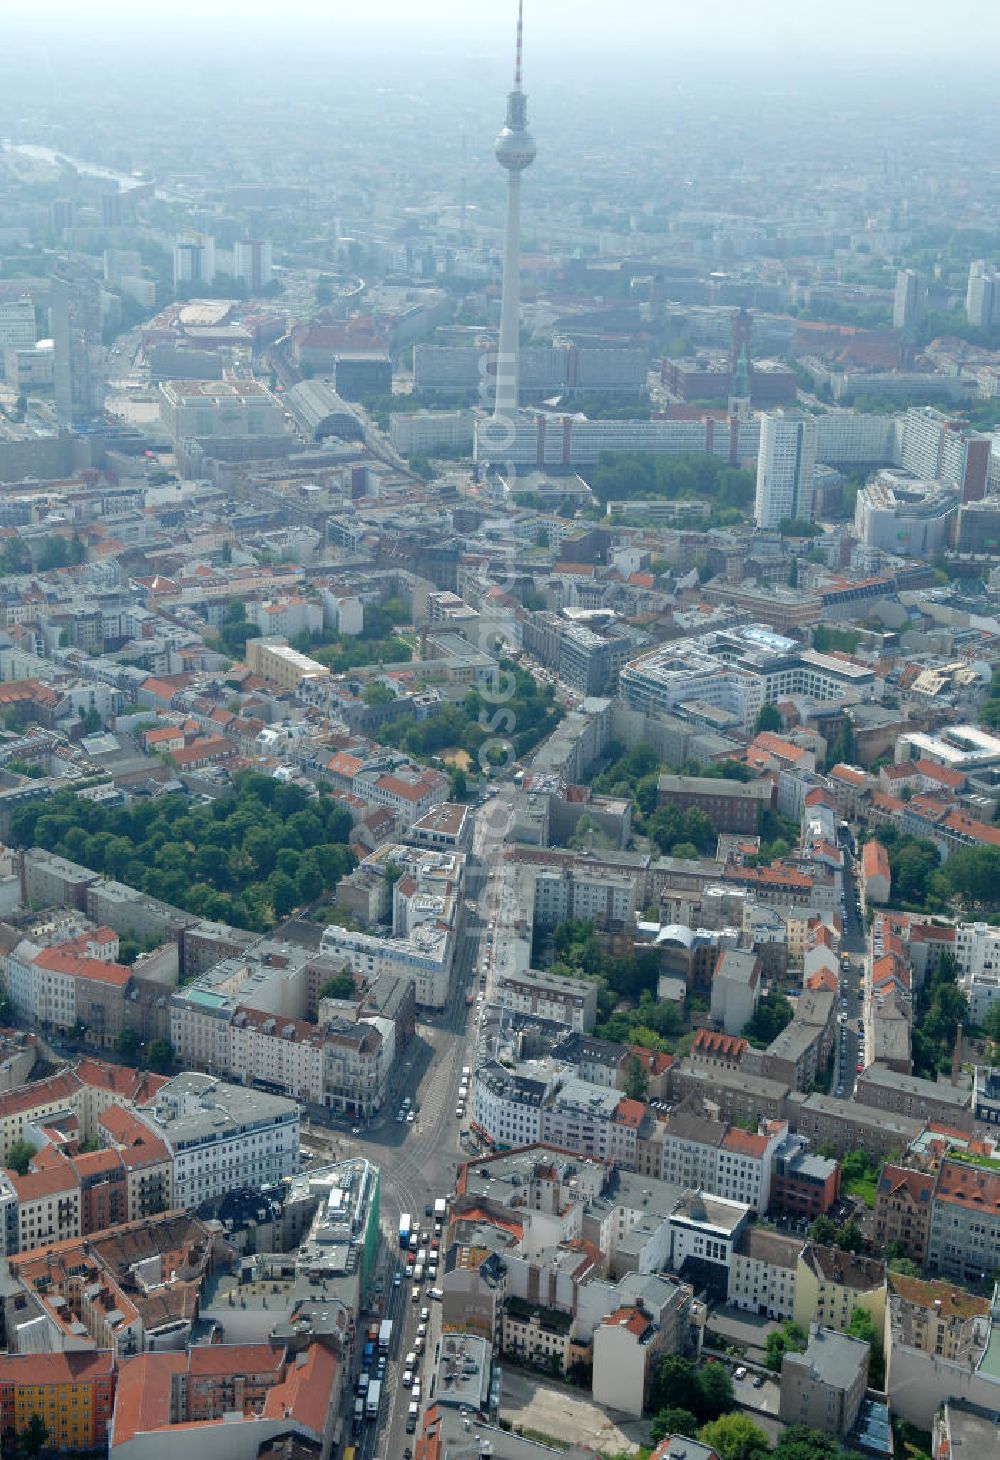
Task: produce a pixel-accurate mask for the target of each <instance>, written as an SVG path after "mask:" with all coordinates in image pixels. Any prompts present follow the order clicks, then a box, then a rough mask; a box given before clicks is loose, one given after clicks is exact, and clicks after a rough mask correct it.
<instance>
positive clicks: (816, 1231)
mask: <svg viewBox="0 0 1000 1460" xmlns="http://www.w3.org/2000/svg"><path fill="white" fill-rule="evenodd" d="M837 1230H838V1229H837V1224H836V1222H834V1221H832V1220H831V1218H830V1217H828V1216H825V1215H823V1216H819V1217H817V1218H816V1219H815V1221H813V1222H811V1223H810V1224H809V1238H810V1241H812V1242H818V1243H819V1245H820V1246H821V1247H832V1246H833V1245H834V1243H835V1242H836V1240H837Z"/></svg>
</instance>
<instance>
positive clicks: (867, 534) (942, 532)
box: [854, 469, 958, 558]
mask: <svg viewBox="0 0 1000 1460" xmlns="http://www.w3.org/2000/svg"><path fill="white" fill-rule="evenodd" d="M957 510H958V496H957V493H956V492H955V491H954V490H952V489H950V488H948V487H944V486H942V485H941V483H940V482H937V481H933V480H931V481H927V480H921V479H919V478H916V477H911V476H909V475H908V474H907V473H905V472H898V471H894V470H891V469H890V470H886V469H883V470H882V471H880V472H879V473H878V475H877V476H876V478H875V480H874V481H873V482H870V483H868V485H867V486H864V487H862V488H861V489H860V491H859V492H858V499H857V504H856V506H855V509H854V527H855V531H856V532H857V536H858V541H859V542H862V543H864V545H865V547H869V548H875V549H878V550H879V551H881V552H885V553H895V554H898V555H900V556H902V557H917V558H924V557H930V556H931V554H933V553H935V552H937V551H938V550H939V549H940V548H943V547H946V546H947V545H948V543H949V542H950V541H951V526H952V520H953V518H954V516H955V513H956V511H957Z"/></svg>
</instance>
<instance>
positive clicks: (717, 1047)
mask: <svg viewBox="0 0 1000 1460" xmlns="http://www.w3.org/2000/svg"><path fill="white" fill-rule="evenodd" d="M746 1047H747V1042H746V1040H745V1039H741V1038H740V1037H739V1035H737V1034H721V1033H720V1032H719V1031H718V1030H717V1029H699V1030H698V1031H697V1032H696V1034H695V1036H694V1041H693V1043H692V1045H691V1053H692V1054H693V1053H694V1052H695V1050H697V1051H698V1053H699V1054H713V1055H724V1056H726V1058H728V1059H734V1060H737V1061H739V1060H740V1059H741V1058H742V1056H743V1052H744V1050H745V1049H746Z"/></svg>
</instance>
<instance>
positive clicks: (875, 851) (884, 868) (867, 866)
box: [861, 841, 890, 880]
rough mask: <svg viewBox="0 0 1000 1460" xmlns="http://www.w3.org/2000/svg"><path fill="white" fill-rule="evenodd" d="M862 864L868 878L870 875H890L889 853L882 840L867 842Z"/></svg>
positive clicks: (862, 853)
mask: <svg viewBox="0 0 1000 1460" xmlns="http://www.w3.org/2000/svg"><path fill="white" fill-rule="evenodd" d="M861 866H862V868H863V870H864V874H865V879H866V880H867V879H868V878H869V877H888V876H889V875H890V873H889V853H888V852H887V851H886V849H885V847H884V846H883V845H882V843H881V842H879V841H868V842H865V844H864V847H863V849H862V852H861Z"/></svg>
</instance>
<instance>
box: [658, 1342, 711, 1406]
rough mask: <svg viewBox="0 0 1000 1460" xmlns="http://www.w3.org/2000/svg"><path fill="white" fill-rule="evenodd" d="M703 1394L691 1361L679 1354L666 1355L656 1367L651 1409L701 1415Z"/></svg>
mask: <svg viewBox="0 0 1000 1460" xmlns="http://www.w3.org/2000/svg"><path fill="white" fill-rule="evenodd" d="M700 1401H701V1393H700V1389H699V1385H698V1378H697V1372H696V1370H695V1366H694V1364H693V1363H692V1362H691V1360H690V1359H683V1358H681V1357H680V1355H679V1354H665V1355H664V1356H663V1358H661V1359H660V1362H659V1363H658V1364H657V1366H656V1371H655V1373H654V1375H653V1383H652V1386H651V1389H650V1408H651V1409H653V1410H654V1411H655V1412H656V1413H659V1411H660V1410H662V1409H687V1410H690V1411H691V1413H692V1414H698V1413H700Z"/></svg>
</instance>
